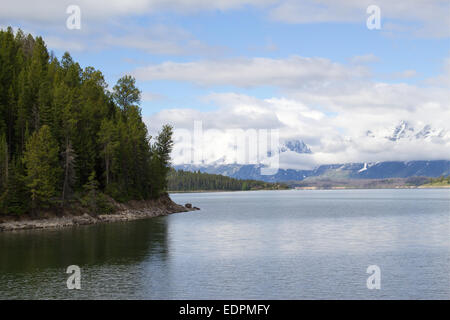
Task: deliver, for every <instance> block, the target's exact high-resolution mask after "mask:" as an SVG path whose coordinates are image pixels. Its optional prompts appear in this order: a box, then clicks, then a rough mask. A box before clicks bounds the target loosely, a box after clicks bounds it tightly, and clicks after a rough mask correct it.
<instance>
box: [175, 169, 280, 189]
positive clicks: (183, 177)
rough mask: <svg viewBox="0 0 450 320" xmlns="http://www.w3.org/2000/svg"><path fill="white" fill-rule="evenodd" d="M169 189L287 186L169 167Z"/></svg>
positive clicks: (270, 187)
mask: <svg viewBox="0 0 450 320" xmlns="http://www.w3.org/2000/svg"><path fill="white" fill-rule="evenodd" d="M167 180H168V190H169V191H207V190H209V191H238V190H278V189H287V188H288V187H287V186H286V185H284V184H280V183H270V182H264V181H257V180H238V179H234V178H230V177H227V176H223V175H219V174H209V173H203V172H200V171H197V172H191V171H184V170H175V169H171V170H170V172H169V175H168V179H167Z"/></svg>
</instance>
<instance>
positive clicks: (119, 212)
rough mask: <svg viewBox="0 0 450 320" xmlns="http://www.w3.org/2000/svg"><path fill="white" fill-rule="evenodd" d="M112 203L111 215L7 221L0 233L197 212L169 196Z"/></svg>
mask: <svg viewBox="0 0 450 320" xmlns="http://www.w3.org/2000/svg"><path fill="white" fill-rule="evenodd" d="M112 203H113V205H114V207H115V210H114V213H112V214H101V215H97V216H92V215H89V214H88V213H81V214H80V215H72V214H65V215H64V216H62V217H51V218H41V219H21V220H19V219H17V220H9V221H6V222H2V223H0V231H15V230H27V229H49V228H63V227H71V226H80V225H89V224H97V223H107V222H119V221H133V220H139V219H145V218H151V217H158V216H165V215H168V214H172V213H177V212H187V211H194V210H199V208H197V207H192V206H182V205H179V204H176V203H175V202H173V201H172V200H171V199H170V197H169V196H163V197H161V198H159V199H157V200H146V201H130V202H128V203H126V204H122V203H117V202H115V201H113V200H112Z"/></svg>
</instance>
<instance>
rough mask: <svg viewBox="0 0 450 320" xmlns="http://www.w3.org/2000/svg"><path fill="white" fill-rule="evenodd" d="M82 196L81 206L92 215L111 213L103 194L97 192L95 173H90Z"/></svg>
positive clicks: (109, 205) (97, 184) (110, 207)
mask: <svg viewBox="0 0 450 320" xmlns="http://www.w3.org/2000/svg"><path fill="white" fill-rule="evenodd" d="M83 190H84V196H83V197H82V198H81V204H82V205H83V206H84V207H85V208H86V209H87V210H88V211H89V212H90V213H91V214H93V215H97V214H107V213H111V212H112V210H113V207H112V205H111V204H110V203H109V202H108V200H107V198H106V196H105V194H104V193H103V192H101V191H99V183H98V181H97V179H96V175H95V171H92V173H91V175H90V176H89V180H88V182H87V183H86V184H85V185H84V186H83Z"/></svg>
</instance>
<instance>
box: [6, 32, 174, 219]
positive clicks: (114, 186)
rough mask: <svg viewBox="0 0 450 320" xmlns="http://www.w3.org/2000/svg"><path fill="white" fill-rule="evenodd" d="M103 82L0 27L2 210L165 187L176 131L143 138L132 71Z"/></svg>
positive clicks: (133, 195)
mask: <svg viewBox="0 0 450 320" xmlns="http://www.w3.org/2000/svg"><path fill="white" fill-rule="evenodd" d="M107 87H108V85H107V84H106V82H105V79H104V77H103V75H102V73H101V72H100V71H98V70H96V69H94V68H93V67H86V68H84V69H82V68H81V67H80V65H79V64H78V63H77V62H75V61H74V60H73V59H72V57H71V56H70V54H69V53H65V54H64V55H63V57H62V58H61V59H60V60H58V59H57V58H56V57H55V56H54V55H53V53H49V51H48V50H47V48H46V45H45V43H44V41H43V39H42V38H41V37H36V38H34V37H33V36H31V35H26V34H24V33H23V32H22V31H21V30H18V32H17V33H15V34H14V32H13V30H12V29H11V28H8V29H7V30H0V214H22V213H31V214H34V215H36V214H39V212H40V210H41V209H42V208H55V207H56V208H64V207H65V206H67V205H70V203H73V202H77V203H82V204H84V205H87V206H93V207H98V208H100V209H102V208H107V206H106V205H105V201H106V200H105V199H107V196H109V197H111V198H113V199H115V200H117V201H120V202H125V201H128V200H131V199H137V200H140V199H150V198H157V197H159V196H160V195H161V194H163V193H165V190H166V189H167V182H166V181H167V180H166V177H167V174H168V171H169V161H170V152H171V149H172V144H173V143H172V137H171V136H172V128H171V127H170V126H164V127H163V128H162V130H161V131H160V133H159V135H158V136H157V137H155V138H152V137H150V136H149V135H148V132H147V128H146V126H145V124H144V122H143V121H142V117H141V109H140V107H139V103H140V91H139V89H138V88H137V87H136V85H135V80H134V79H133V78H132V77H130V76H124V77H122V78H121V79H119V80H118V81H117V84H116V85H115V86H114V87H113V88H112V90H108V89H107ZM106 195H107V196H106Z"/></svg>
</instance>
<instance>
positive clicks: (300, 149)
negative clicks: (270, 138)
mask: <svg viewBox="0 0 450 320" xmlns="http://www.w3.org/2000/svg"><path fill="white" fill-rule="evenodd" d="M288 150H290V151H293V152H296V153H312V152H311V149H310V148H309V147H308V146H307V144H306V143H304V142H303V141H302V140H289V141H286V142H285V143H284V144H282V145H281V147H280V152H286V151H288Z"/></svg>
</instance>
